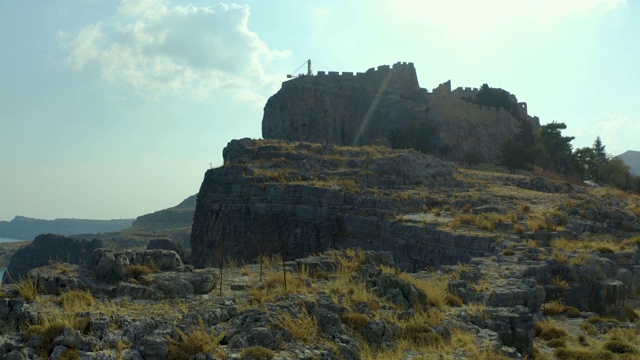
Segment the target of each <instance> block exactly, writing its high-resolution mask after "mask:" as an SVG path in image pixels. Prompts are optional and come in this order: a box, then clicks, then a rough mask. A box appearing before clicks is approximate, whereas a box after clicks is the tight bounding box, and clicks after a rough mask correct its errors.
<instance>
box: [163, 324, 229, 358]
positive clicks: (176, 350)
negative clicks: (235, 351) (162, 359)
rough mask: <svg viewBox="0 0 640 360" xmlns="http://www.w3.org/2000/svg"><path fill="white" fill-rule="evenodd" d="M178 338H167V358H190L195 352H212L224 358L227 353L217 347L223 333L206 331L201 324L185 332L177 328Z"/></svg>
mask: <svg viewBox="0 0 640 360" xmlns="http://www.w3.org/2000/svg"><path fill="white" fill-rule="evenodd" d="M176 331H177V332H178V339H177V340H174V339H172V338H170V337H169V338H168V341H169V352H168V354H167V359H168V360H191V359H193V357H194V356H195V355H196V354H201V353H205V354H206V353H213V354H214V355H216V356H219V357H222V358H226V357H227V354H226V352H225V351H224V350H222V349H221V348H219V345H220V341H222V339H223V338H224V335H225V334H224V333H223V334H220V335H217V336H216V335H214V334H213V333H211V332H209V331H207V330H206V329H205V328H204V327H203V326H202V325H201V326H200V328H197V329H194V330H193V331H191V332H190V333H188V334H187V333H185V332H183V331H181V330H179V329H177V330H176Z"/></svg>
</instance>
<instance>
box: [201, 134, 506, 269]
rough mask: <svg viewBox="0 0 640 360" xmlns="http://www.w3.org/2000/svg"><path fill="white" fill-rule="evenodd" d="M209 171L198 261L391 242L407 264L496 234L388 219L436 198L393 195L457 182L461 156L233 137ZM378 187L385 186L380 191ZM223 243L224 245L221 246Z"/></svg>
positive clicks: (485, 244) (465, 251) (472, 252)
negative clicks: (453, 160)
mask: <svg viewBox="0 0 640 360" xmlns="http://www.w3.org/2000/svg"><path fill="white" fill-rule="evenodd" d="M224 158H225V165H224V166H222V167H220V168H217V169H212V170H209V171H207V173H206V175H205V179H204V181H203V183H202V186H201V188H200V193H199V194H198V203H197V206H196V214H195V219H194V226H193V229H192V234H191V247H192V250H193V252H192V262H193V264H194V265H195V266H196V267H204V266H207V265H212V264H213V265H215V264H218V263H219V261H220V259H221V256H224V257H225V258H228V259H236V260H252V259H256V258H257V257H258V256H259V255H260V254H274V253H284V255H285V257H286V258H288V259H291V258H300V257H304V256H306V255H308V254H311V253H315V252H320V251H323V250H326V249H329V248H341V247H350V246H359V247H361V248H364V249H370V250H388V251H391V252H392V253H393V256H394V258H395V259H396V260H397V261H398V263H400V264H401V266H402V267H403V268H407V269H413V268H414V267H420V266H423V265H426V264H429V265H434V264H436V265H438V264H450V263H455V262H457V261H461V260H469V259H470V258H471V257H474V256H482V255H484V254H486V253H487V252H488V251H490V250H491V249H492V248H493V247H494V246H495V245H494V243H495V241H494V240H495V238H494V236H478V235H464V234H462V235H455V234H450V233H445V232H441V231H439V230H437V229H436V228H435V227H434V226H431V227H421V226H410V225H408V224H403V223H401V222H398V221H390V220H388V218H389V217H393V214H394V212H396V211H400V210H401V209H406V208H407V207H413V208H416V209H419V208H420V207H421V206H423V205H425V204H426V203H427V202H428V200H425V199H421V198H419V197H415V198H402V197H401V196H400V197H394V196H393V195H389V196H385V195H384V192H390V191H391V190H393V191H401V190H403V189H404V190H406V191H411V189H415V188H416V187H435V186H440V184H443V183H447V182H452V181H454V179H453V174H454V169H455V166H454V165H453V164H450V163H446V162H442V161H440V160H437V159H435V158H433V157H431V156H428V155H423V154H420V153H417V152H413V151H392V150H389V149H386V148H376V147H364V148H342V147H334V146H322V145H319V144H305V143H301V144H297V143H286V142H283V141H266V140H255V141H254V140H247V139H244V140H235V141H232V142H230V143H229V145H228V146H227V148H226V149H225V150H224ZM377 194H380V195H381V196H378V195H377ZM223 252H224V254H223Z"/></svg>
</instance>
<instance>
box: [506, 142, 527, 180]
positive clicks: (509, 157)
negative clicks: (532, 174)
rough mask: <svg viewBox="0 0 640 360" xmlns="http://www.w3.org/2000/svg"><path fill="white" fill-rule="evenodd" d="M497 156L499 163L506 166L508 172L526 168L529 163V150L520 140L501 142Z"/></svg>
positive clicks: (511, 172)
mask: <svg viewBox="0 0 640 360" xmlns="http://www.w3.org/2000/svg"><path fill="white" fill-rule="evenodd" d="M498 158H499V159H500V165H504V166H506V167H507V169H509V173H510V174H515V173H516V170H518V169H521V170H527V169H528V168H529V166H530V164H531V162H530V150H529V149H527V148H526V147H525V146H524V144H522V143H521V142H518V141H516V140H513V139H509V140H507V141H505V142H504V143H502V146H500V153H499V154H498Z"/></svg>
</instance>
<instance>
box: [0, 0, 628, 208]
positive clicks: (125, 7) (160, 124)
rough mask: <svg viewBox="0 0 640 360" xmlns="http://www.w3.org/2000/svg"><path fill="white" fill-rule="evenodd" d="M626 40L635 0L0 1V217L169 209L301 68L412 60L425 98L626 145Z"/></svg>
mask: <svg viewBox="0 0 640 360" xmlns="http://www.w3.org/2000/svg"><path fill="white" fill-rule="evenodd" d="M638 35H640V1H636V0H563V1H557V0H519V1H513V0H483V1H476V0H468V1H463V0H447V1H442V0H438V1H431V0H406V1H402V0H393V1H391V0H389V1H385V0H372V1H366V2H365V1H362V0H327V1H315V0H307V1H299V0H277V1H276V0H273V1H268V0H256V1H246V2H241V3H220V2H212V1H205V0H194V1H190V2H189V1H178V0H172V1H170V0H124V1H115V0H58V1H45V0H34V1H11V0H0V44H1V45H2V48H3V49H2V51H1V52H0V220H11V219H12V218H13V217H14V216H15V215H21V216H28V217H35V218H43V219H54V218H89V219H120V218H135V217H137V216H140V215H143V214H146V213H150V212H153V211H157V210H160V209H164V208H168V207H172V206H174V205H177V204H178V203H179V202H180V201H182V200H183V199H185V198H187V197H188V196H190V195H193V194H196V193H197V192H198V190H199V187H200V184H201V182H202V179H203V175H204V173H205V171H206V170H207V169H209V168H211V167H217V166H220V165H221V164H222V149H223V148H224V147H225V146H226V144H227V143H228V142H229V141H230V140H232V139H238V138H243V137H250V138H260V137H261V122H262V113H263V108H264V105H265V103H266V101H267V99H268V98H269V97H270V96H271V95H273V94H274V93H275V92H276V91H277V90H278V89H279V88H280V84H281V82H282V81H285V80H286V74H288V73H292V72H294V70H295V69H296V68H298V67H299V66H300V65H302V64H303V63H304V62H305V61H306V60H307V59H311V60H312V64H313V67H314V71H318V70H324V71H328V70H330V71H366V70H367V69H369V68H371V67H376V66H378V65H382V64H393V63H395V62H398V61H409V62H413V63H414V64H415V67H416V70H417V73H418V79H419V82H420V86H421V87H423V88H427V89H433V88H435V87H436V86H438V84H440V83H442V82H445V81H447V80H451V82H452V86H453V87H454V88H455V87H458V86H471V87H480V86H481V85H482V84H484V83H487V84H489V85H490V86H491V87H499V88H502V89H505V90H507V91H509V92H511V93H513V94H515V95H516V96H517V97H518V100H519V101H525V102H527V104H528V109H529V114H532V115H537V116H539V117H540V121H541V123H543V124H545V123H549V122H551V121H557V122H563V123H565V124H566V125H567V129H566V130H565V131H564V132H563V134H564V135H568V136H575V137H576V139H575V140H574V141H573V146H574V148H579V147H584V146H591V145H592V143H593V141H594V140H595V138H596V136H600V137H601V138H602V141H603V143H604V145H605V146H606V149H607V151H608V152H609V153H610V154H612V155H618V154H620V153H623V152H625V151H627V150H640V140H639V139H640V101H638V100H639V99H640V65H638V60H640V41H637V37H638Z"/></svg>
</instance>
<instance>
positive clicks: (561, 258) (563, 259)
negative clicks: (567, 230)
mask: <svg viewBox="0 0 640 360" xmlns="http://www.w3.org/2000/svg"><path fill="white" fill-rule="evenodd" d="M551 258H552V259H555V260H556V261H558V262H559V263H560V264H568V263H569V256H568V255H567V254H565V253H563V252H560V251H553V252H552V253H551Z"/></svg>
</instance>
